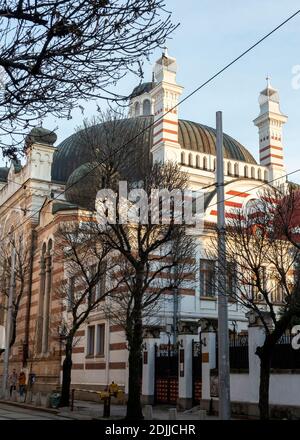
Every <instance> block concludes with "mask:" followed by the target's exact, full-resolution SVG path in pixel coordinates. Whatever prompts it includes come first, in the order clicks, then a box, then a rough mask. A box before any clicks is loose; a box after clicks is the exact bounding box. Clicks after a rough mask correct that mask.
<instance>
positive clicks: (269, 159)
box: [253, 78, 288, 181]
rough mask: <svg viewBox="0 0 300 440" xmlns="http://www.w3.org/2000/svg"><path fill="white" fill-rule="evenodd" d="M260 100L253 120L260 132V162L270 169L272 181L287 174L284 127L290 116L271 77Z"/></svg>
mask: <svg viewBox="0 0 300 440" xmlns="http://www.w3.org/2000/svg"><path fill="white" fill-rule="evenodd" d="M258 102H259V106H260V114H259V116H258V117H257V118H256V119H254V121H253V122H254V124H255V125H256V126H257V127H258V132H259V155H260V164H261V165H263V166H265V167H267V168H268V169H269V180H270V181H271V180H274V179H279V178H280V177H283V176H284V175H285V166H284V152H283V141H282V128H283V124H285V123H286V121H287V119H288V118H287V116H285V115H284V114H283V113H282V112H281V110H280V101H279V95H278V91H277V90H276V89H274V88H273V87H272V86H271V84H270V79H269V78H267V87H266V88H265V89H264V90H263V91H262V92H261V93H260V95H259V100H258Z"/></svg>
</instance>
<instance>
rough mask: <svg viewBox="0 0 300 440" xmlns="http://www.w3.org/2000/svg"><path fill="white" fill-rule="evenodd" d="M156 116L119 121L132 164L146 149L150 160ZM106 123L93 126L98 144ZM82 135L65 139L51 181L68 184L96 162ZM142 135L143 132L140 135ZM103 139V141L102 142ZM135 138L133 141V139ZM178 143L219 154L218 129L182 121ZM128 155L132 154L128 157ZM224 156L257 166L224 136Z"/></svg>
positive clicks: (246, 153)
mask: <svg viewBox="0 0 300 440" xmlns="http://www.w3.org/2000/svg"><path fill="white" fill-rule="evenodd" d="M152 123H153V116H140V117H138V118H129V119H124V120H121V121H119V124H118V126H117V130H120V147H121V146H122V144H123V145H124V144H126V150H127V151H130V160H129V164H130V163H134V160H133V159H134V154H135V152H136V154H138V153H140V152H141V150H144V151H145V152H146V153H147V154H148V156H149V157H150V149H151V147H152V136H153V125H152V126H151V127H150V128H148V127H149V126H150V125H151V124H152ZM107 124H108V123H105V125H106V127H105V128H104V124H98V125H95V126H94V127H91V128H90V129H91V130H94V134H95V136H96V137H97V141H98V140H99V145H100V146H101V143H102V145H103V142H105V130H107ZM82 133H83V132H81V135H80V134H79V133H75V134H73V135H72V136H70V137H68V138H67V139H65V140H64V141H63V142H62V143H61V144H60V145H59V146H58V147H57V150H56V152H55V153H54V159H53V164H52V180H54V181H58V182H64V183H65V182H66V181H67V180H68V177H69V176H70V174H71V173H72V172H73V171H74V170H75V169H76V168H78V167H79V166H80V165H82V164H84V163H86V162H93V161H94V160H95V155H94V153H93V152H92V151H91V148H88V143H86V144H85V145H83V141H82V139H83V138H82ZM139 133H142V134H141V135H139V136H138V134H139ZM101 139H103V141H101ZM131 139H133V140H131ZM179 143H180V145H181V147H182V148H184V149H187V150H190V151H198V152H199V153H207V154H212V155H216V130H215V129H214V128H211V127H207V126H205V125H201V124H198V123H196V122H190V121H184V120H179ZM127 156H129V154H127ZM224 157H225V158H226V159H233V160H237V161H242V162H247V163H251V164H256V161H255V159H254V158H253V156H252V155H251V154H250V153H249V151H248V150H247V149H246V148H245V147H243V146H242V145H241V144H240V143H239V142H238V141H236V140H235V139H233V138H232V137H230V136H228V135H226V134H224Z"/></svg>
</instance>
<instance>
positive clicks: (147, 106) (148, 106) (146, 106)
mask: <svg viewBox="0 0 300 440" xmlns="http://www.w3.org/2000/svg"><path fill="white" fill-rule="evenodd" d="M143 115H144V116H149V115H151V102H150V99H145V101H144V102H143Z"/></svg>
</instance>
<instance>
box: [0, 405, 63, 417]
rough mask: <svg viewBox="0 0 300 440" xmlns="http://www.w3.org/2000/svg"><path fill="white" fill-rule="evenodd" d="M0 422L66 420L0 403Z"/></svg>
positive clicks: (53, 415)
mask: <svg viewBox="0 0 300 440" xmlns="http://www.w3.org/2000/svg"><path fill="white" fill-rule="evenodd" d="M0 420H67V418H65V417H62V416H57V415H55V414H51V413H48V412H43V411H36V410H35V409H33V410H30V409H25V408H18V407H15V406H13V405H6V404H3V403H0Z"/></svg>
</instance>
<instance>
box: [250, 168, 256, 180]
mask: <svg viewBox="0 0 300 440" xmlns="http://www.w3.org/2000/svg"><path fill="white" fill-rule="evenodd" d="M251 179H255V168H254V167H251Z"/></svg>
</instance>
